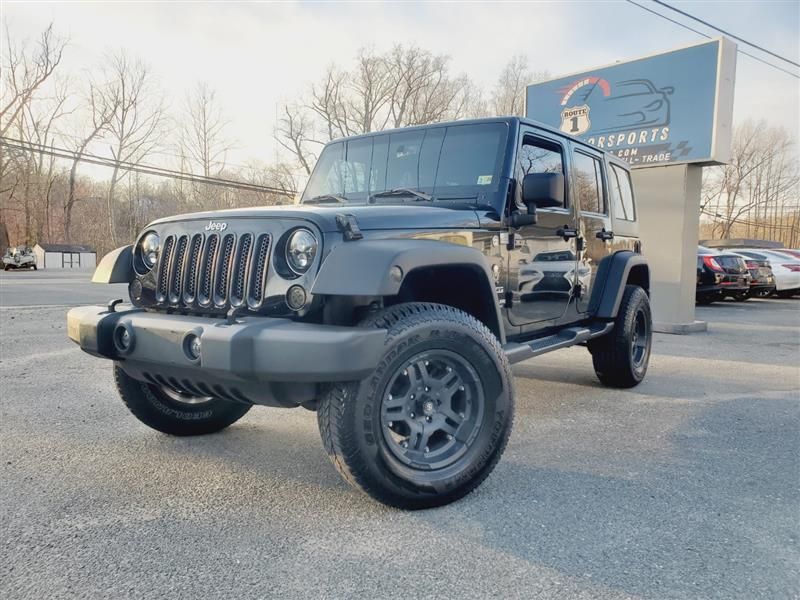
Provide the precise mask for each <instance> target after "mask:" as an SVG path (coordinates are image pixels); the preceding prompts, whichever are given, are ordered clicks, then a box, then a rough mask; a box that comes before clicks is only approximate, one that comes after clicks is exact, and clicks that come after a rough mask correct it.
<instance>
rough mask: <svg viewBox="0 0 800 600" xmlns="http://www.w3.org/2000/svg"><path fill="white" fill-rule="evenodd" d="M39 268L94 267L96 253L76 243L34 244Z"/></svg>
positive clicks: (95, 264)
mask: <svg viewBox="0 0 800 600" xmlns="http://www.w3.org/2000/svg"><path fill="white" fill-rule="evenodd" d="M33 253H34V254H35V255H36V266H37V268H39V269H94V268H95V267H96V266H97V253H96V252H95V251H94V250H92V249H91V248H90V247H89V246H81V245H78V244H36V245H35V246H34V247H33Z"/></svg>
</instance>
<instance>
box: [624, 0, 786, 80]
mask: <svg viewBox="0 0 800 600" xmlns="http://www.w3.org/2000/svg"><path fill="white" fill-rule="evenodd" d="M627 1H628V2H629V3H630V4H633V5H634V6H638V7H639V8H641V9H642V10H646V11H647V12H649V13H651V14H654V15H655V16H657V17H661V18H662V19H665V20H667V21H669V22H670V23H674V24H675V25H678V26H680V27H683V28H684V29H688V30H689V31H691V32H693V33H696V34H698V35H702V36H703V37H704V38H708V39H709V40H710V39H712V38H711V36H710V35H708V34H707V33H703V32H702V31H698V30H697V29H694V28H692V27H689V26H688V25H686V24H685V23H681V22H680V21H676V20H675V19H671V18H670V17H668V16H667V15H662V14H661V13H660V12H656V11H654V10H653V9H651V8H647V7H646V6H644V5H642V4H639V3H638V2H634V0H627ZM654 1H655V0H654ZM736 51H737V52H738V53H739V54H744V55H745V56H748V57H750V58H752V59H753V60H757V61H758V62H760V63H763V64H765V65H767V66H768V67H772V68H773V69H777V70H778V71H781V72H783V73H786V74H787V75H791V76H792V77H794V78H795V79H800V75H797V74H796V73H792V72H791V71H787V70H786V69H784V68H783V67H779V66H778V65H776V64H773V63H771V62H769V61H767V60H764V59H763V58H761V57H759V56H755V55H754V54H750V53H749V52H745V51H744V50H742V49H741V48H737V49H736Z"/></svg>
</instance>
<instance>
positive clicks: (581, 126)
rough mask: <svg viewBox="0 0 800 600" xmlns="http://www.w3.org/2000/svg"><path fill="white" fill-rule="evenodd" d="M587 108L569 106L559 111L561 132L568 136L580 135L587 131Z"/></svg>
mask: <svg viewBox="0 0 800 600" xmlns="http://www.w3.org/2000/svg"><path fill="white" fill-rule="evenodd" d="M591 126H592V122H591V121H590V120H589V106H588V105H586V104H583V105H581V106H570V107H568V108H565V109H564V110H562V111H561V127H560V129H561V131H563V132H564V133H569V134H570V135H580V134H582V133H586V132H587V131H589V127H591Z"/></svg>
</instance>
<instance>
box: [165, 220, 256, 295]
mask: <svg viewBox="0 0 800 600" xmlns="http://www.w3.org/2000/svg"><path fill="white" fill-rule="evenodd" d="M269 247H270V235H269V234H268V233H262V234H258V235H253V234H252V233H240V234H238V235H237V234H234V233H222V234H220V233H208V234H205V235H204V234H201V233H195V234H194V235H169V236H167V237H166V239H165V240H164V245H163V246H162V249H161V256H160V257H159V261H158V272H157V275H156V302H157V303H158V304H160V305H163V306H171V307H176V308H180V307H185V308H194V309H198V310H203V309H206V310H225V309H228V308H231V307H238V306H243V305H247V306H248V307H249V308H253V309H257V308H258V307H260V306H261V303H262V302H263V300H264V285H265V284H266V281H267V269H268V268H269V260H268V258H269Z"/></svg>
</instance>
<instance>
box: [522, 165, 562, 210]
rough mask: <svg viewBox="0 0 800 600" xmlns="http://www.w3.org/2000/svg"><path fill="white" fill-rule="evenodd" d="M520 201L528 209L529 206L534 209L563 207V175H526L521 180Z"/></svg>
mask: <svg viewBox="0 0 800 600" xmlns="http://www.w3.org/2000/svg"><path fill="white" fill-rule="evenodd" d="M522 201H523V202H524V203H525V205H526V206H529V207H530V205H531V204H532V205H533V206H534V207H536V208H560V207H563V206H564V175H562V174H561V173H528V174H527V175H525V177H524V179H523V180H522ZM529 210H530V209H529Z"/></svg>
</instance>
